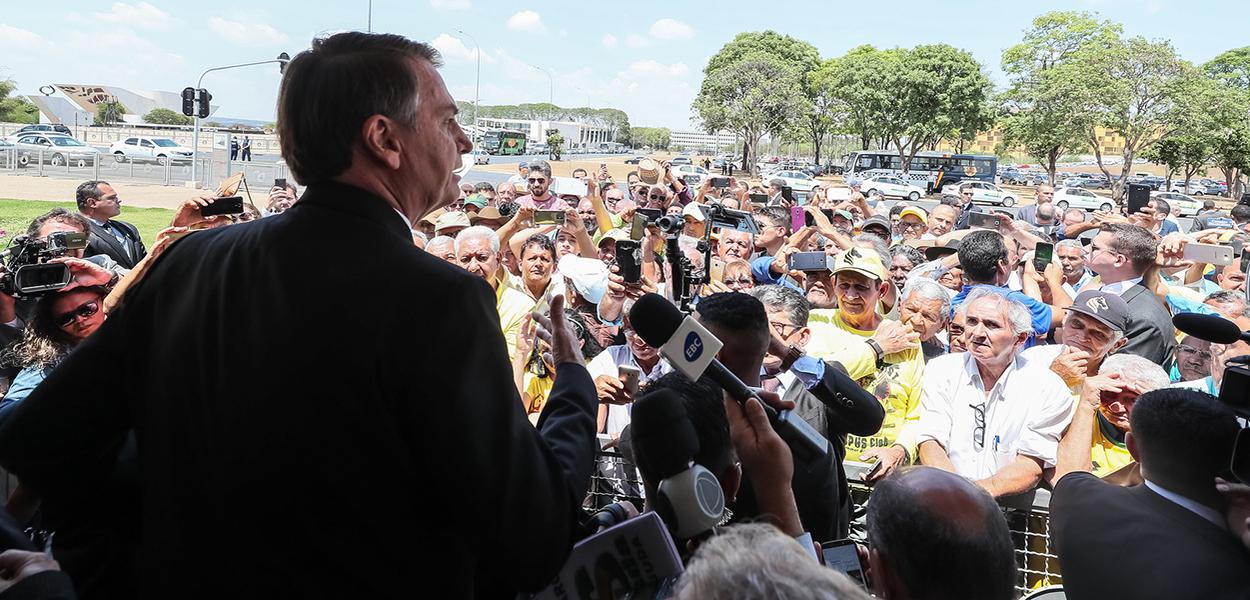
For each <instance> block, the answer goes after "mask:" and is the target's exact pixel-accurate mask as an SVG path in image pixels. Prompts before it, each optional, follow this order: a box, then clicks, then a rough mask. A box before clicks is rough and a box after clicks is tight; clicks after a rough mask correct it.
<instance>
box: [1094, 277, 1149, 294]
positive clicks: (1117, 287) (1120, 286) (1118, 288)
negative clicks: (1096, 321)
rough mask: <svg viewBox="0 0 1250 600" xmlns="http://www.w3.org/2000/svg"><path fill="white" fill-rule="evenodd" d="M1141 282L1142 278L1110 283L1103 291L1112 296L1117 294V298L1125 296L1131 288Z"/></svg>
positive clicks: (1103, 287)
mask: <svg viewBox="0 0 1250 600" xmlns="http://www.w3.org/2000/svg"><path fill="white" fill-rule="evenodd" d="M1141 280H1142V278H1141V277H1134V278H1132V279H1125V280H1124V281H1117V282H1115V283H1108V284H1106V285H1104V286H1102V291H1104V292H1107V293H1110V294H1115V295H1117V296H1123V295H1124V292H1126V291H1128V289H1129V288H1131V287H1133V286H1135V285H1137V284H1139V283H1141Z"/></svg>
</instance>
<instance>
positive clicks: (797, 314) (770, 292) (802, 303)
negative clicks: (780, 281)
mask: <svg viewBox="0 0 1250 600" xmlns="http://www.w3.org/2000/svg"><path fill="white" fill-rule="evenodd" d="M747 293H748V294H750V295H752V296H755V298H756V299H758V300H759V301H760V302H762V303H763V304H764V310H784V311H785V312H786V316H787V317H788V318H789V319H790V324H791V325H794V326H795V327H803V326H805V325H807V317H808V315H809V314H810V313H811V308H812V307H811V305H810V304H808V302H807V298H806V297H804V296H803V294H801V293H799V292H798V291H797V290H793V289H791V288H788V287H785V286H783V285H759V286H755V287H753V288H751V289H749V290H747Z"/></svg>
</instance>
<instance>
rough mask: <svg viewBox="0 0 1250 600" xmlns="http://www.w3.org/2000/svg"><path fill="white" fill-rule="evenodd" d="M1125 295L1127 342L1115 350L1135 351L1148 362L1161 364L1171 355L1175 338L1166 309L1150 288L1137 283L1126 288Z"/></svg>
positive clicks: (1131, 352) (1130, 352) (1128, 352)
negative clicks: (1127, 321) (1127, 315)
mask: <svg viewBox="0 0 1250 600" xmlns="http://www.w3.org/2000/svg"><path fill="white" fill-rule="evenodd" d="M1130 295H1131V296H1130ZM1125 296H1126V297H1125V301H1126V302H1127V303H1128V305H1129V308H1130V309H1131V310H1130V311H1129V328H1128V331H1127V332H1125V337H1127V338H1128V343H1127V344H1125V345H1124V347H1123V348H1121V349H1120V350H1119V351H1118V352H1123V353H1126V354H1136V355H1137V356H1141V357H1144V358H1147V359H1149V360H1150V361H1152V362H1155V363H1158V364H1164V363H1165V362H1166V361H1167V360H1168V359H1169V358H1170V357H1171V355H1172V346H1173V345H1174V344H1175V339H1176V336H1175V329H1173V328H1172V323H1171V316H1170V315H1169V314H1168V312H1167V309H1165V308H1163V304H1162V303H1161V302H1160V301H1159V299H1158V297H1156V296H1155V295H1154V293H1153V292H1151V291H1149V290H1147V289H1146V288H1144V287H1142V286H1141V285H1136V286H1133V287H1132V288H1130V289H1129V291H1128V292H1125ZM1161 323H1162V325H1161Z"/></svg>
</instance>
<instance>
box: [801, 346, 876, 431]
mask: <svg viewBox="0 0 1250 600" xmlns="http://www.w3.org/2000/svg"><path fill="white" fill-rule="evenodd" d="M808 391H809V392H811V393H812V395H813V396H816V398H817V399H819V400H820V401H821V402H822V403H824V405H825V408H827V409H828V410H829V426H830V427H831V428H837V429H838V430H840V431H842V432H844V433H849V434H852V435H859V436H870V435H873V434H875V433H877V432H878V431H880V430H881V422H882V421H883V420H885V408H884V407H882V406H881V403H880V402H878V401H877V398H876V397H875V396H873V395H872V394H870V393H868V391H867V390H865V389H864V388H862V387H860V386H859V384H857V383H855V380H853V379H851V378H850V377H849V376H848V375H847V374H846V370H845V369H844V368H842V365H839V364H837V363H827V364H826V365H825V374H824V376H823V377H821V379H820V381H818V382H816V385H814V386H812V387H811V389H809V390H808Z"/></svg>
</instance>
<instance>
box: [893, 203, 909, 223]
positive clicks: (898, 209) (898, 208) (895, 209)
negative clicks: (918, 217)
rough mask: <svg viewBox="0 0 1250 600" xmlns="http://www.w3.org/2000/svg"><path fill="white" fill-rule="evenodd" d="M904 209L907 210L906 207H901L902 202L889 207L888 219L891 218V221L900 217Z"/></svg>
mask: <svg viewBox="0 0 1250 600" xmlns="http://www.w3.org/2000/svg"><path fill="white" fill-rule="evenodd" d="M906 209H907V207H906V206H903V203H902V202H899V203H898V204H895V205H894V206H891V207H890V218H891V219H893V218H894V217H897V216H899V215H900V214H902V213H903V211H904V210H906Z"/></svg>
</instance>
